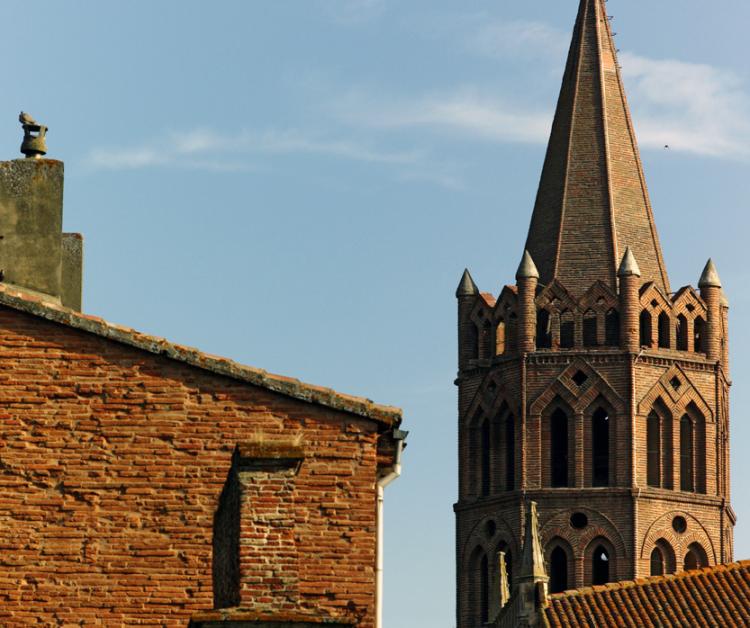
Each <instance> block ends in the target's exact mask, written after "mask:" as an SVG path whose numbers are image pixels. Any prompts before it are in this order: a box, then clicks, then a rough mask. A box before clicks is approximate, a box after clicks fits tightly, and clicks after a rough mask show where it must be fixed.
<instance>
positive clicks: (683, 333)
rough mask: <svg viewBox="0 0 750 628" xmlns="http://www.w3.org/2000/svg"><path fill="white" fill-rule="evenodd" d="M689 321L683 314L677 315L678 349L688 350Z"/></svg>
mask: <svg viewBox="0 0 750 628" xmlns="http://www.w3.org/2000/svg"><path fill="white" fill-rule="evenodd" d="M688 344H689V343H688V322H687V318H685V316H684V315H683V314H680V315H679V316H678V317H677V350H678V351H688V350H689V348H690V347H689V346H688Z"/></svg>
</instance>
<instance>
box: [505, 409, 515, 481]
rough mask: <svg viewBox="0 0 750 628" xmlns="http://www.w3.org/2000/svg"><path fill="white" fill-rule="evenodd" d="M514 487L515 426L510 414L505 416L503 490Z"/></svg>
mask: <svg viewBox="0 0 750 628" xmlns="http://www.w3.org/2000/svg"><path fill="white" fill-rule="evenodd" d="M515 487H516V426H515V419H514V417H513V415H512V414H510V413H508V415H507V416H506V417H505V490H507V491H512V490H514V489H515Z"/></svg>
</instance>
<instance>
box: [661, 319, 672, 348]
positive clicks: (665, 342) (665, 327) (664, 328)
mask: <svg viewBox="0 0 750 628" xmlns="http://www.w3.org/2000/svg"><path fill="white" fill-rule="evenodd" d="M669 328H670V325H669V315H668V314H667V313H666V312H662V313H661V314H659V330H658V331H659V348H660V349H669V331H670V329H669Z"/></svg>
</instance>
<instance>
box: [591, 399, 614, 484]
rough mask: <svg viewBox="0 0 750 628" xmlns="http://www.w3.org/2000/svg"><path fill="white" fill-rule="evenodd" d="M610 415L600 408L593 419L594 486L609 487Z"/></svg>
mask: <svg viewBox="0 0 750 628" xmlns="http://www.w3.org/2000/svg"><path fill="white" fill-rule="evenodd" d="M609 424H610V420H609V413H608V412H607V411H606V410H605V409H604V408H599V409H598V410H597V411H596V412H594V416H593V417H592V438H591V441H592V442H591V444H592V454H593V455H592V457H593V463H594V464H593V482H592V484H593V485H594V486H609Z"/></svg>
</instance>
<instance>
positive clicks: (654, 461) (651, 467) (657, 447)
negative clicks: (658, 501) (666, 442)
mask: <svg viewBox="0 0 750 628" xmlns="http://www.w3.org/2000/svg"><path fill="white" fill-rule="evenodd" d="M646 431H647V434H646V449H647V453H646V455H647V467H648V469H647V476H648V478H647V479H648V485H649V486H654V487H659V486H661V465H660V462H661V420H660V419H659V415H658V414H656V412H651V414H649V415H648V419H647V427H646Z"/></svg>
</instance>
